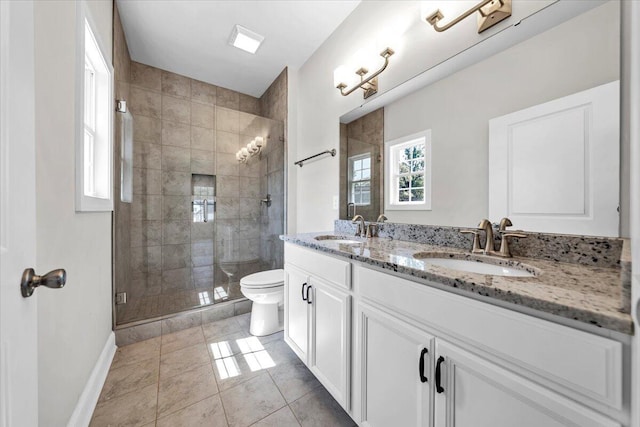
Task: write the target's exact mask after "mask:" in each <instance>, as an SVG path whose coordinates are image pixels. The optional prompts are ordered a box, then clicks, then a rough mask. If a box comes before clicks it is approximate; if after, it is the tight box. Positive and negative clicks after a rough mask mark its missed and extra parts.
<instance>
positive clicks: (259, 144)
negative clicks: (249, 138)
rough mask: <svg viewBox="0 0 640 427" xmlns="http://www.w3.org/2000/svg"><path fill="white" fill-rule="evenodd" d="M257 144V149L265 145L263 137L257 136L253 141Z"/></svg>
mask: <svg viewBox="0 0 640 427" xmlns="http://www.w3.org/2000/svg"><path fill="white" fill-rule="evenodd" d="M253 141H254V142H255V143H256V147H258V148H260V147H262V145H263V144H264V138H263V137H261V136H256V139H254V140H253Z"/></svg>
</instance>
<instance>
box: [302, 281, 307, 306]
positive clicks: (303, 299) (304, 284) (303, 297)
mask: <svg viewBox="0 0 640 427" xmlns="http://www.w3.org/2000/svg"><path fill="white" fill-rule="evenodd" d="M305 286H307V282H305V283H303V284H302V301H306V300H307V299H306V298H305V296H304V287H305Z"/></svg>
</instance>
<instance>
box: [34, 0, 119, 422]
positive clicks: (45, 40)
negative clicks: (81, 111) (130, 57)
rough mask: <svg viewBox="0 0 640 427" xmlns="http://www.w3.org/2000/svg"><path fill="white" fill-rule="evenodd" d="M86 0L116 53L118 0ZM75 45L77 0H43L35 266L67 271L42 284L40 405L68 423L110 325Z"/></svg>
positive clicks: (106, 266) (103, 216)
mask: <svg viewBox="0 0 640 427" xmlns="http://www.w3.org/2000/svg"><path fill="white" fill-rule="evenodd" d="M87 4H88V5H89V9H90V12H91V14H92V16H93V18H94V21H95V24H96V26H97V27H98V28H97V33H98V34H97V37H100V38H102V39H103V41H104V45H105V46H106V47H107V48H108V50H109V51H108V58H111V48H112V41H111V40H112V2H111V1H110V0H92V1H90V2H87ZM75 43H76V4H75V2H73V1H36V2H35V50H36V52H35V66H36V76H35V79H36V82H35V83H36V171H37V174H36V204H37V212H36V224H37V225H36V237H37V240H36V246H37V252H36V257H37V265H36V269H37V271H38V272H46V271H49V270H51V269H54V268H65V269H66V270H67V285H66V286H65V287H64V288H63V289H59V290H50V289H40V290H38V299H39V300H38V330H39V332H38V347H39V348H38V353H39V363H38V370H39V393H40V398H39V404H38V411H39V418H40V424H41V425H43V426H52V427H55V426H64V425H66V424H67V421H68V420H69V417H70V416H71V414H72V412H73V410H74V408H75V406H76V403H77V400H78V397H79V396H80V394H81V393H82V391H83V389H84V387H85V384H86V382H87V380H88V378H89V375H90V373H91V371H92V369H93V367H94V365H95V363H96V361H97V359H98V356H99V355H100V352H101V351H102V349H103V347H104V345H105V341H106V340H107V337H108V335H109V333H110V331H111V213H83V214H76V213H75V205H74V185H75V178H74V176H75V175H74V171H75V163H74V159H75V151H74V145H75V131H74V114H75V105H74V99H75V98H74V92H75V78H76V76H75ZM26 166H27V167H29V165H26Z"/></svg>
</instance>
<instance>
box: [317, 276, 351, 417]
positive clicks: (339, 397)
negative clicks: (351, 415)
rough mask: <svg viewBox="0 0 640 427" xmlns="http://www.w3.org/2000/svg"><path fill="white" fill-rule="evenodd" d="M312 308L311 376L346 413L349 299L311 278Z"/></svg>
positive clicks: (340, 292) (348, 378)
mask: <svg viewBox="0 0 640 427" xmlns="http://www.w3.org/2000/svg"><path fill="white" fill-rule="evenodd" d="M311 307H312V321H311V329H312V333H311V340H312V341H311V355H310V357H309V361H310V368H311V372H313V373H314V374H315V375H316V377H317V378H318V380H319V381H320V382H321V383H322V385H324V386H325V388H326V389H327V390H328V391H329V392H330V393H331V394H332V395H333V397H334V398H335V399H336V401H338V403H340V404H341V405H342V407H343V408H345V409H346V410H347V411H348V410H349V409H350V408H349V405H350V399H349V396H350V387H349V385H350V379H351V377H350V370H349V369H350V363H349V361H350V358H351V351H350V340H351V296H350V295H349V294H348V293H347V292H344V291H342V290H340V289H338V288H336V287H334V286H332V285H329V284H327V283H326V282H323V281H322V280H319V279H317V278H315V277H312V278H311Z"/></svg>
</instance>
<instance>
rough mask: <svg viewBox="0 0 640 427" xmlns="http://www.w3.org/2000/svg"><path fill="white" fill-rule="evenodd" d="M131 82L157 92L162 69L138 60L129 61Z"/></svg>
mask: <svg viewBox="0 0 640 427" xmlns="http://www.w3.org/2000/svg"><path fill="white" fill-rule="evenodd" d="M131 84H134V85H137V86H140V87H144V88H147V89H152V90H155V91H158V92H159V91H160V90H161V88H162V71H161V70H160V69H159V68H155V67H150V66H148V65H144V64H141V63H139V62H131Z"/></svg>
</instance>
